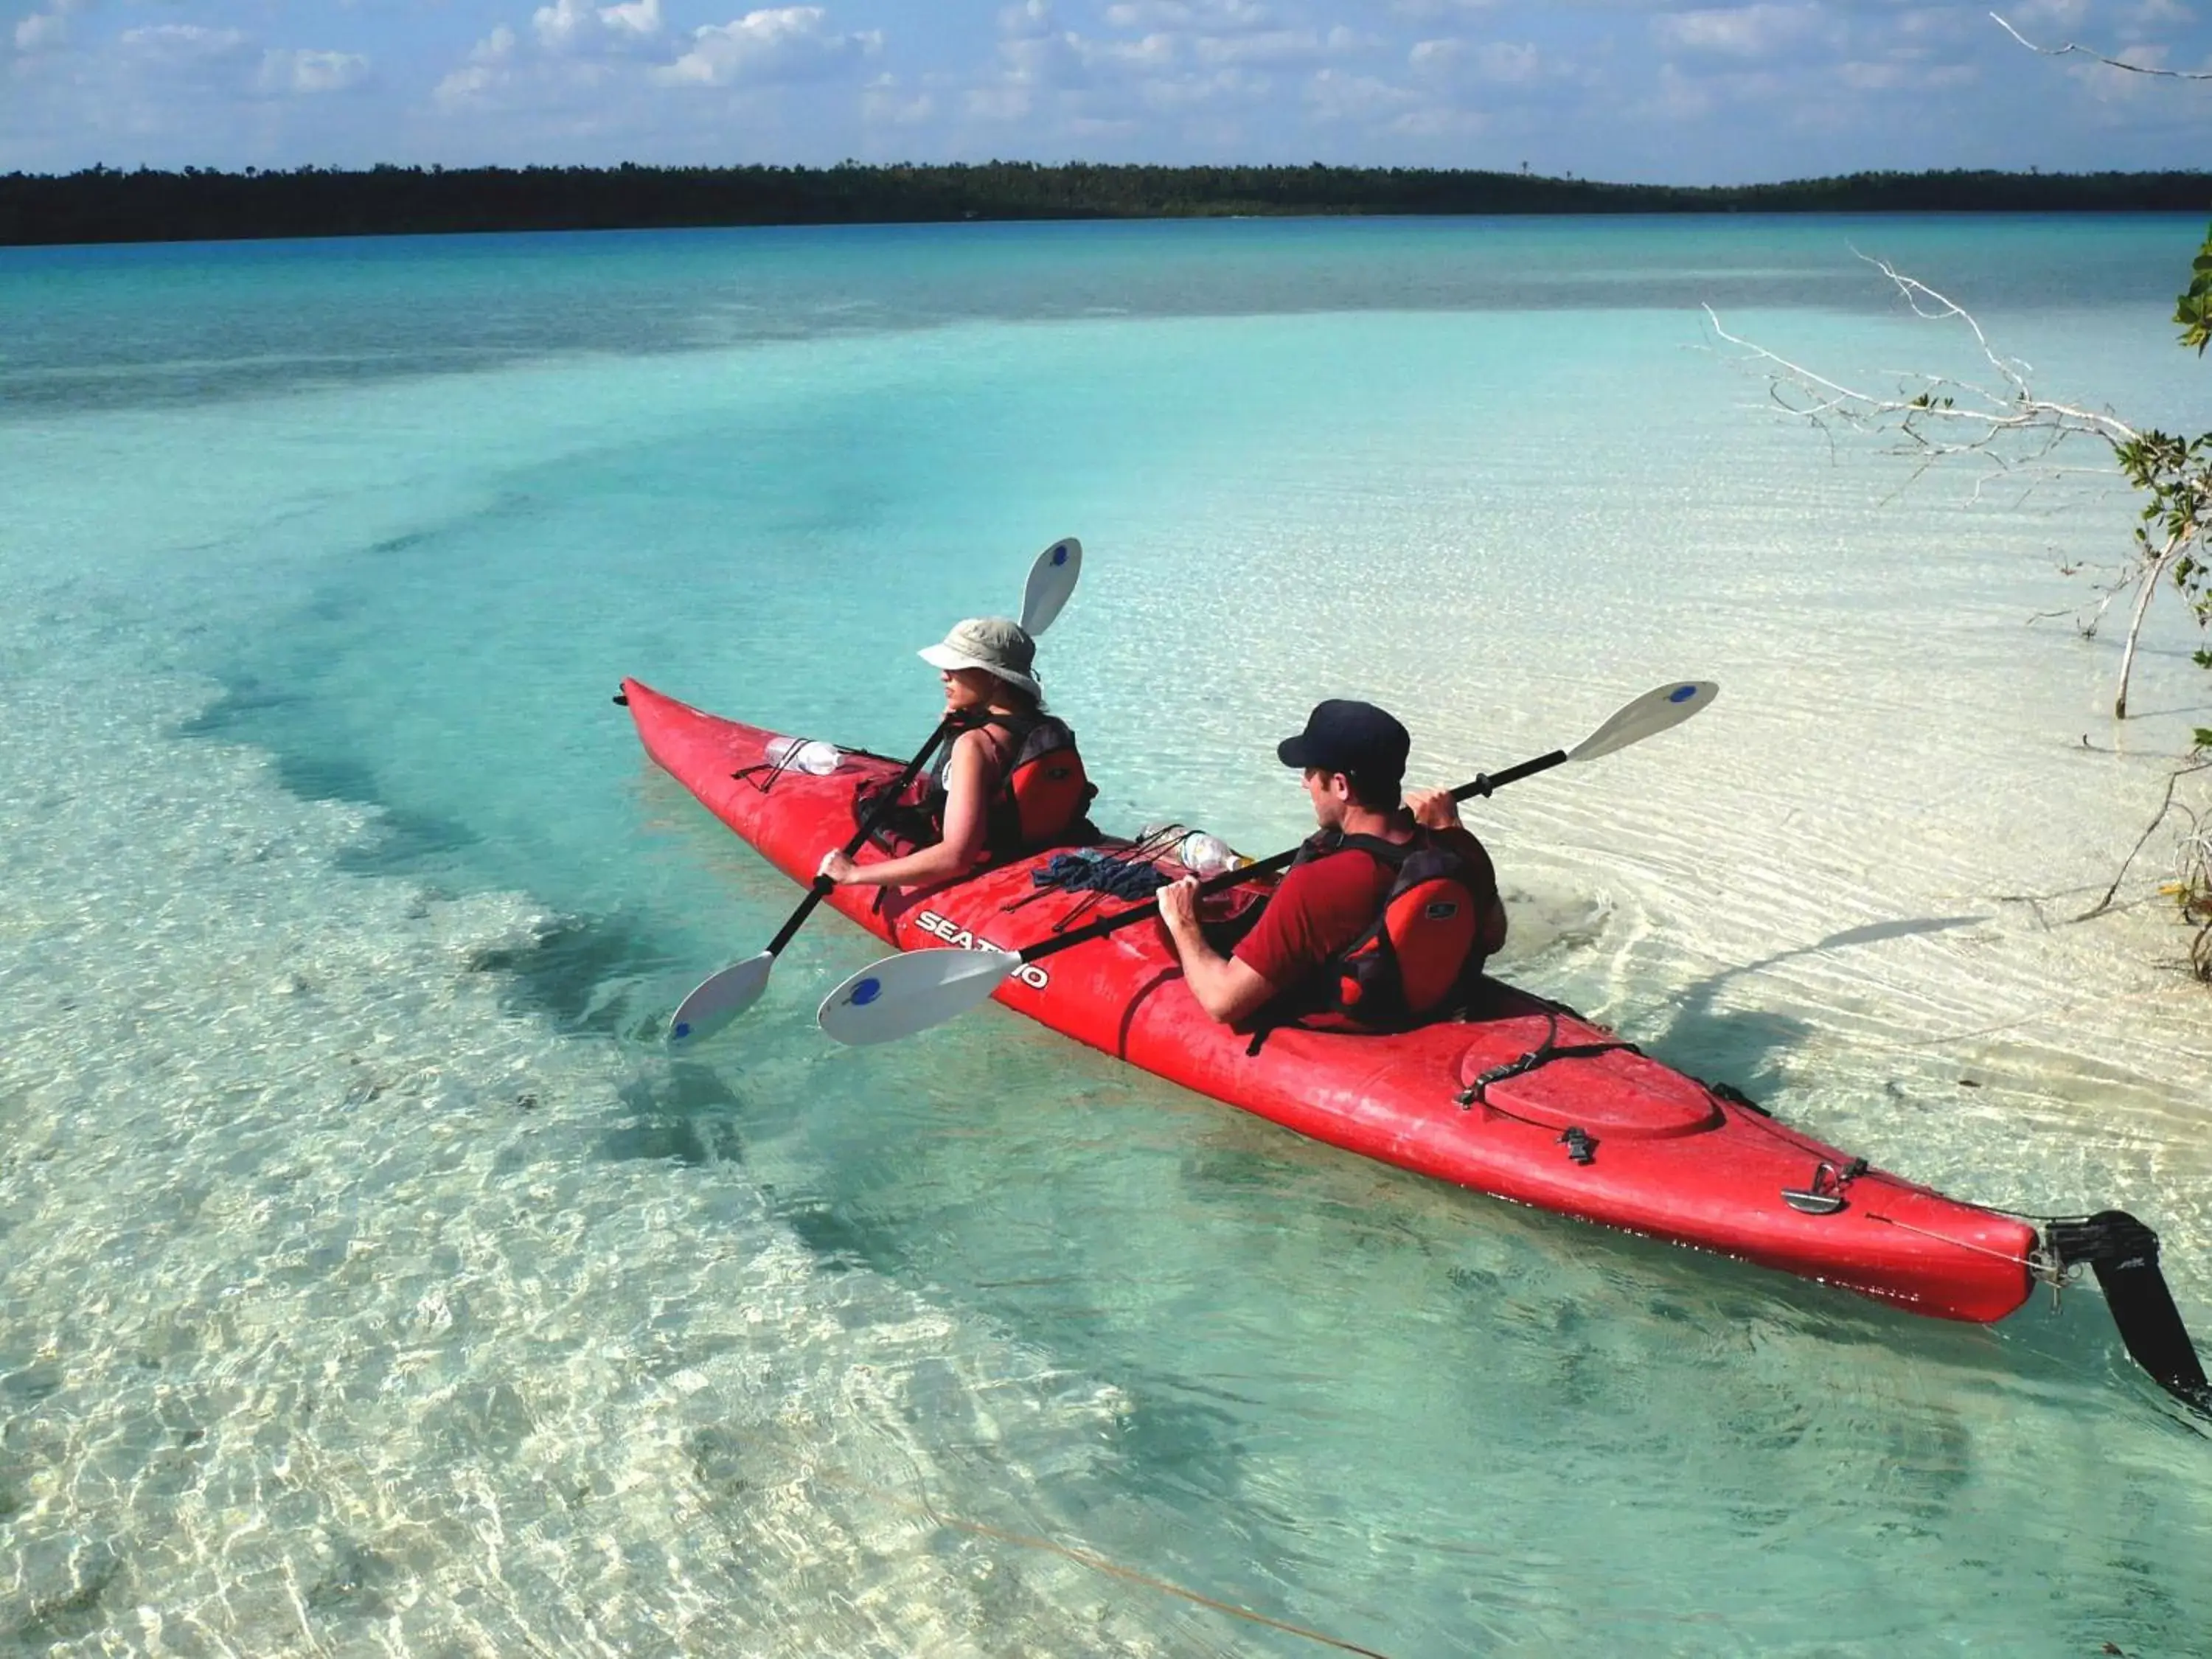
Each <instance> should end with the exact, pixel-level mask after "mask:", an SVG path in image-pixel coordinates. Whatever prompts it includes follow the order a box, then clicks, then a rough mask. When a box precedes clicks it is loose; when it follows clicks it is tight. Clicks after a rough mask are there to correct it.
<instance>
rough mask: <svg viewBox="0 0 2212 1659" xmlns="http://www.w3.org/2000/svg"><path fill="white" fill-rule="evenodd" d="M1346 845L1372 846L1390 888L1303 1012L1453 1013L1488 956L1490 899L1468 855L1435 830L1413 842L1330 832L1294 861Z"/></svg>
mask: <svg viewBox="0 0 2212 1659" xmlns="http://www.w3.org/2000/svg"><path fill="white" fill-rule="evenodd" d="M1340 852H1357V853H1363V854H1366V855H1367V856H1368V857H1369V858H1371V859H1373V860H1375V861H1376V863H1378V864H1380V865H1383V866H1384V867H1385V868H1387V869H1389V870H1390V871H1391V872H1393V875H1392V878H1391V882H1390V887H1389V891H1388V892H1386V893H1385V894H1384V895H1383V904H1382V908H1381V909H1380V910H1379V911H1378V912H1377V913H1376V918H1375V921H1374V922H1373V923H1372V924H1371V925H1370V927H1368V929H1367V930H1366V932H1364V933H1362V934H1360V935H1359V937H1358V939H1354V940H1352V943H1351V944H1349V945H1346V946H1345V947H1344V948H1343V949H1342V950H1340V951H1336V952H1335V953H1334V955H1333V956H1331V957H1329V958H1328V960H1327V961H1326V962H1324V963H1322V967H1321V969H1320V972H1319V973H1318V974H1317V975H1316V985H1315V986H1314V987H1313V989H1312V990H1311V992H1310V993H1309V994H1307V995H1305V996H1303V997H1301V998H1300V1004H1301V1008H1300V1012H1301V1014H1302V1015H1304V1016H1308V1017H1310V1016H1314V1015H1322V1016H1334V1017H1335V1018H1339V1019H1342V1020H1345V1021H1347V1022H1350V1023H1351V1024H1355V1025H1359V1026H1363V1027H1366V1028H1368V1029H1370V1030H1402V1029H1404V1028H1406V1027H1407V1026H1412V1025H1418V1024H1420V1023H1421V1022H1422V1021H1423V1020H1425V1019H1428V1018H1432V1017H1434V1016H1437V1015H1439V1014H1443V1013H1447V1012H1450V1005H1451V1002H1452V997H1453V994H1454V992H1455V991H1456V990H1458V989H1459V988H1460V986H1461V984H1462V981H1463V980H1464V979H1465V978H1466V977H1467V975H1468V969H1469V967H1470V965H1472V964H1476V963H1479V960H1480V939H1481V935H1482V920H1483V918H1482V911H1483V906H1484V899H1483V896H1482V895H1481V893H1480V892H1479V891H1478V879H1479V878H1477V876H1476V874H1475V872H1474V870H1472V869H1471V868H1470V867H1469V866H1468V861H1467V860H1466V859H1465V858H1463V857H1462V855H1461V854H1459V853H1458V852H1456V851H1455V850H1454V848H1452V845H1451V843H1450V842H1449V841H1447V840H1446V839H1445V838H1444V837H1443V836H1437V835H1433V834H1431V832H1430V831H1428V830H1426V829H1416V830H1415V832H1414V835H1413V840H1411V841H1407V842H1395V841H1385V840H1383V838H1382V837H1381V836H1347V835H1345V834H1344V833H1343V832H1342V831H1340V830H1335V829H1324V830H1322V832H1321V833H1320V834H1319V835H1316V836H1312V837H1310V839H1309V840H1308V841H1307V842H1306V843H1305V845H1304V847H1302V848H1299V849H1298V856H1297V859H1296V860H1294V861H1293V866H1292V867H1293V868H1295V867H1296V866H1297V865H1299V864H1307V863H1310V862H1312V861H1313V860H1316V859H1322V858H1327V857H1328V856H1329V855H1330V854H1334V853H1340Z"/></svg>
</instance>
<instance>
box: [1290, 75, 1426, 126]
mask: <svg viewBox="0 0 2212 1659" xmlns="http://www.w3.org/2000/svg"><path fill="white" fill-rule="evenodd" d="M1305 97H1306V102H1307V104H1308V105H1309V106H1310V107H1311V108H1312V110H1313V112H1314V114H1315V116H1316V118H1318V119H1320V120H1323V121H1367V120H1376V119H1379V118H1382V117H1383V116H1389V115H1401V114H1403V113H1405V112H1406V109H1407V106H1408V105H1413V104H1418V103H1419V102H1420V101H1421V100H1420V98H1419V95H1418V94H1415V93H1413V92H1412V91H1411V90H1409V89H1408V88H1405V87H1400V86H1394V85H1392V84H1391V83H1390V82H1388V81H1383V80H1379V79H1377V78H1376V76H1371V75H1348V74H1346V72H1345V71H1344V70H1337V69H1325V70H1321V71H1320V72H1319V73H1318V74H1316V75H1315V76H1313V78H1312V79H1311V80H1310V81H1308V82H1306V90H1305Z"/></svg>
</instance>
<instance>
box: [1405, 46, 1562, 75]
mask: <svg viewBox="0 0 2212 1659" xmlns="http://www.w3.org/2000/svg"><path fill="white" fill-rule="evenodd" d="M1406 62H1407V64H1408V65H1409V66H1410V67H1411V68H1412V69H1413V72H1414V73H1415V74H1417V75H1420V76H1426V77H1428V78H1430V79H1432V80H1443V79H1448V78H1451V77H1455V76H1459V75H1461V74H1462V72H1464V73H1465V74H1467V75H1468V76H1471V77H1473V78H1474V79H1476V80H1482V81H1509V82H1510V81H1534V80H1535V79H1536V78H1537V77H1538V76H1540V75H1541V73H1542V72H1543V61H1542V58H1541V54H1539V52H1537V50H1536V48H1535V47H1534V46H1516V44H1514V43H1513V42H1512V41H1510V40H1486V41H1484V42H1483V43H1482V44H1481V45H1480V46H1473V45H1470V44H1469V43H1468V42H1467V41H1465V40H1419V41H1416V42H1415V43H1414V45H1413V50H1412V51H1411V52H1407V54H1406Z"/></svg>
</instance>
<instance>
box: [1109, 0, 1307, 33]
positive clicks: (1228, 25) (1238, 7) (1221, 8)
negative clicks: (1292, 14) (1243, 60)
mask: <svg viewBox="0 0 2212 1659" xmlns="http://www.w3.org/2000/svg"><path fill="white" fill-rule="evenodd" d="M1105 15H1106V21H1108V22H1109V23H1110V24H1112V25H1113V26H1114V27H1115V28H1117V29H1190V30H1194V31H1196V32H1199V33H1207V34H1225V33H1233V32H1240V31H1247V30H1255V29H1265V28H1267V27H1272V26H1273V22H1274V15H1273V13H1272V12H1270V11H1269V10H1268V9H1267V7H1265V6H1263V5H1261V4H1259V3H1258V0H1117V3H1115V4H1114V5H1110V6H1109V7H1107V8H1106V14H1105Z"/></svg>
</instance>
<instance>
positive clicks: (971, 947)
mask: <svg viewBox="0 0 2212 1659" xmlns="http://www.w3.org/2000/svg"><path fill="white" fill-rule="evenodd" d="M915 927H919V928H921V931H922V932H923V933H927V934H928V935H930V937H931V938H933V939H943V940H944V941H945V943H946V944H947V945H951V947H952V948H953V949H954V950H956V951H1004V950H1006V946H1005V945H994V944H992V943H991V941H990V940H989V939H978V938H976V937H975V934H973V933H969V931H968V930H967V929H966V928H965V927H962V926H961V925H960V924H959V923H958V922H957V921H953V920H952V919H951V918H950V917H949V916H940V915H938V914H937V912H936V911H934V910H924V911H923V912H922V913H921V915H918V916H916V917H915ZM1008 954H1010V955H1011V954H1012V953H1011V952H1009V953H1008ZM1014 977H1015V978H1016V979H1018V980H1019V981H1021V982H1022V983H1023V984H1024V985H1026V986H1028V987H1030V989H1031V990H1032V991H1042V990H1043V989H1044V987H1046V986H1048V985H1049V984H1051V983H1052V978H1051V976H1050V975H1048V974H1047V973H1046V972H1045V970H1044V969H1042V968H1039V967H1036V965H1034V964H1033V963H1026V962H1025V963H1023V964H1022V965H1021V966H1020V967H1018V968H1017V969H1014Z"/></svg>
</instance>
